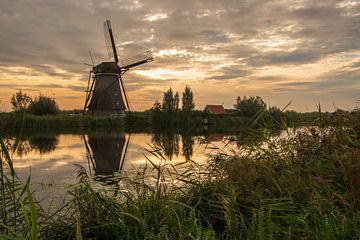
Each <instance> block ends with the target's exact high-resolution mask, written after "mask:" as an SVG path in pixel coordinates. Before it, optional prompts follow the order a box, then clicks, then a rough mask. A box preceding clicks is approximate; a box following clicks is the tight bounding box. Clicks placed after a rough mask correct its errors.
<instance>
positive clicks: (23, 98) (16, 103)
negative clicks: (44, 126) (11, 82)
mask: <svg viewBox="0 0 360 240" xmlns="http://www.w3.org/2000/svg"><path fill="white" fill-rule="evenodd" d="M10 102H11V105H12V109H13V110H14V111H17V112H24V111H25V110H26V109H27V108H28V106H29V104H31V102H32V99H31V97H30V96H28V95H27V94H26V93H22V91H21V90H19V91H18V92H16V93H15V94H14V95H13V96H12V97H11V101H10Z"/></svg>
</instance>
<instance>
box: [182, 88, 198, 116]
mask: <svg viewBox="0 0 360 240" xmlns="http://www.w3.org/2000/svg"><path fill="white" fill-rule="evenodd" d="M194 108H195V103H194V94H193V92H192V90H191V88H190V87H189V86H186V87H185V90H184V92H183V95H182V110H183V111H191V110H193V109H194Z"/></svg>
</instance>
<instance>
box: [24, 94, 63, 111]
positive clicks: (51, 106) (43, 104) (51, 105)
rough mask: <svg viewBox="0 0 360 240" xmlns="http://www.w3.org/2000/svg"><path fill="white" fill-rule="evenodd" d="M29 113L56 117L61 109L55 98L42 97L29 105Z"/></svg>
mask: <svg viewBox="0 0 360 240" xmlns="http://www.w3.org/2000/svg"><path fill="white" fill-rule="evenodd" d="M28 109H29V112H30V113H32V114H35V115H54V114H57V113H58V112H59V107H58V105H57V103H56V101H55V99H54V98H51V97H47V96H43V95H40V96H39V97H37V98H36V99H35V100H34V101H32V102H31V103H30V105H29V108H28Z"/></svg>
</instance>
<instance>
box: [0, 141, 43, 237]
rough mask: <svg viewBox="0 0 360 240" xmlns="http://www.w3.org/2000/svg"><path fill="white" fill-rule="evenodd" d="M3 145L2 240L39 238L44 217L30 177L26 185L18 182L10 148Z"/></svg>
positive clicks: (0, 175) (0, 164)
mask: <svg viewBox="0 0 360 240" xmlns="http://www.w3.org/2000/svg"><path fill="white" fill-rule="evenodd" d="M0 145H1V151H0V160H1V162H0V189H1V191H0V204H1V208H0V238H1V239H23V238H26V239H31V240H33V239H38V226H37V221H38V220H39V219H41V218H40V216H38V210H39V207H38V205H37V204H36V203H35V202H34V199H33V196H32V192H31V191H30V186H29V184H30V176H29V177H28V179H27V181H26V182H25V184H22V183H21V182H20V181H19V180H18V178H17V176H16V174H15V170H14V167H13V162H12V159H11V157H10V154H9V151H8V148H7V147H6V145H5V143H4V141H3V140H2V139H1V138H0ZM14 148H16V146H15V147H14Z"/></svg>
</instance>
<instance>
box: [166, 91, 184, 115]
mask: <svg viewBox="0 0 360 240" xmlns="http://www.w3.org/2000/svg"><path fill="white" fill-rule="evenodd" d="M179 100H180V99H179V93H178V92H176V93H175V95H174V93H173V90H172V89H171V88H169V90H167V91H166V92H164V97H163V102H162V110H163V112H167V113H172V112H175V111H176V110H178V109H179Z"/></svg>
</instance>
